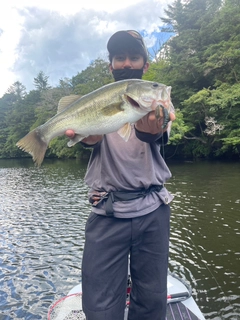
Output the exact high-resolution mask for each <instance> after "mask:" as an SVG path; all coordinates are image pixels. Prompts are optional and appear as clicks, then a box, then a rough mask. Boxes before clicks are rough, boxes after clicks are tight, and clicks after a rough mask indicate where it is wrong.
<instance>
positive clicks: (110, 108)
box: [101, 101, 124, 117]
mask: <svg viewBox="0 0 240 320" xmlns="http://www.w3.org/2000/svg"><path fill="white" fill-rule="evenodd" d="M122 104H123V102H122V101H120V102H113V103H111V104H108V105H107V106H105V107H103V108H102V109H101V113H102V114H103V115H104V116H109V117H110V116H113V115H114V114H117V113H119V112H122V111H123V110H124V109H123V107H122Z"/></svg>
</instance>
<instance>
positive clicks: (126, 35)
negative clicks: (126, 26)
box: [107, 30, 148, 62]
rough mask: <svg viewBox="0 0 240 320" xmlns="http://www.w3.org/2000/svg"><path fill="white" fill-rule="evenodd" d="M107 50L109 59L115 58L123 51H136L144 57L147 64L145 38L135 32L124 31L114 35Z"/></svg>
mask: <svg viewBox="0 0 240 320" xmlns="http://www.w3.org/2000/svg"><path fill="white" fill-rule="evenodd" d="M107 49H108V52H109V57H113V56H114V55H115V54H117V53H119V52H122V51H126V50H129V49H134V50H135V51H138V52H139V54H141V55H142V56H143V58H144V61H145V62H146V61H147V59H148V52H147V48H146V46H145V44H144V41H143V37H142V36H141V35H140V33H139V32H137V31H135V30H122V31H117V32H116V33H114V34H113V35H112V36H111V37H110V39H109V40H108V43H107ZM110 60H111V59H110Z"/></svg>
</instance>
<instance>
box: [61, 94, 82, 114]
mask: <svg viewBox="0 0 240 320" xmlns="http://www.w3.org/2000/svg"><path fill="white" fill-rule="evenodd" d="M80 98H81V96H80V95H77V94H71V95H70V96H66V97H63V98H61V99H60V100H59V102H58V110H57V113H60V112H62V111H63V110H64V109H66V108H67V107H68V106H70V104H72V103H73V102H75V101H77V100H78V99H80Z"/></svg>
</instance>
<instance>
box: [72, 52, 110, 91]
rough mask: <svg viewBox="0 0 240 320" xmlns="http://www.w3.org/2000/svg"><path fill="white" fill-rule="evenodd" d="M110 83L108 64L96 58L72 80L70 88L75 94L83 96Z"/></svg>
mask: <svg viewBox="0 0 240 320" xmlns="http://www.w3.org/2000/svg"><path fill="white" fill-rule="evenodd" d="M112 81H113V78H112V75H111V73H110V72H109V63H108V62H106V61H104V60H102V59H100V58H98V59H96V60H94V61H93V62H92V63H91V64H90V66H89V67H87V68H86V69H85V70H83V71H82V72H81V73H78V74H77V75H76V76H75V77H73V78H72V86H73V87H74V93H75V94H79V95H84V94H87V93H89V92H92V91H93V90H96V89H98V88H100V87H101V86H103V85H105V84H108V83H110V82H112Z"/></svg>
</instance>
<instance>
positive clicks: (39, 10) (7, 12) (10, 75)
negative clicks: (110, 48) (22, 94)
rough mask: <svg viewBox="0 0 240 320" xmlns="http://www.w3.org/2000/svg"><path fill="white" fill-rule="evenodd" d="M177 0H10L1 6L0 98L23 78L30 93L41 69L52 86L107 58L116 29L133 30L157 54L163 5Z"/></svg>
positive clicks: (161, 38)
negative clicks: (108, 46) (139, 34)
mask: <svg viewBox="0 0 240 320" xmlns="http://www.w3.org/2000/svg"><path fill="white" fill-rule="evenodd" d="M171 3H172V0H121V1H109V0H106V1H105V0H86V1H82V0H78V1H77V0H67V1H53V0H8V1H1V4H0V97H2V96H3V94H4V93H6V92H7V90H8V88H10V86H11V85H12V84H13V83H14V82H16V81H20V82H21V83H22V84H23V85H24V86H25V87H26V90H27V92H29V91H30V90H32V89H34V85H33V81H34V78H35V77H36V76H37V75H38V73H39V72H40V71H43V72H44V74H45V75H46V76H48V77H49V78H48V82H49V85H50V86H57V85H58V84H59V80H60V79H64V78H72V77H73V76H75V75H77V73H78V72H81V71H82V70H84V69H86V68H87V67H88V66H89V64H90V63H91V61H93V60H95V59H97V58H102V59H107V49H106V45H107V41H108V39H109V37H110V36H111V35H112V34H113V33H114V32H116V31H119V30H128V29H134V30H137V31H139V32H141V34H142V35H143V37H144V40H145V43H146V45H147V47H148V49H149V50H150V51H151V50H152V52H154V51H155V50H156V49H157V48H159V44H160V43H162V42H163V41H164V39H165V38H164V36H163V35H162V34H161V32H160V31H161V30H160V28H161V26H162V22H161V19H160V17H163V16H164V9H166V8H167V5H168V4H171Z"/></svg>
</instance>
